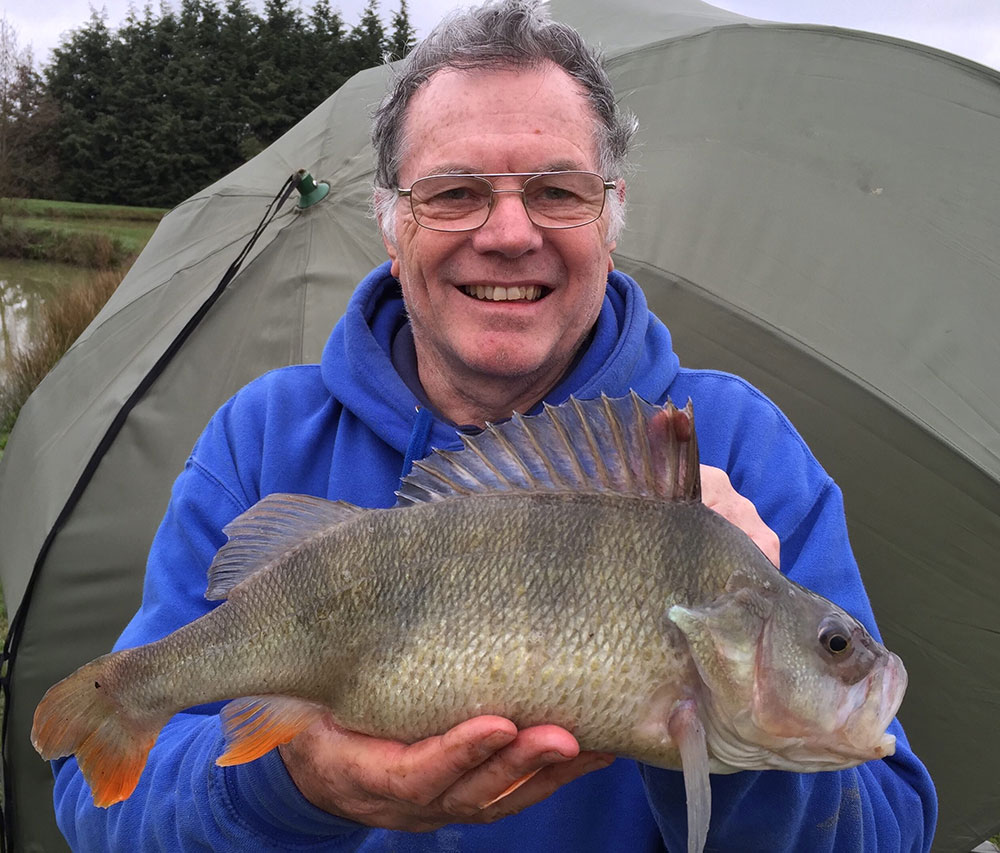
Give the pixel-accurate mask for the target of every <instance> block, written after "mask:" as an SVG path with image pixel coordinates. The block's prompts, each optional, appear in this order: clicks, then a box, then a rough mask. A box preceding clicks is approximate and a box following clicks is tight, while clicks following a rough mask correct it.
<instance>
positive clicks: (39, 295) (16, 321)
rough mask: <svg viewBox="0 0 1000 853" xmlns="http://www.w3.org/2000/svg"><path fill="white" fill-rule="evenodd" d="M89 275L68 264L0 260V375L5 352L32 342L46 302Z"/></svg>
mask: <svg viewBox="0 0 1000 853" xmlns="http://www.w3.org/2000/svg"><path fill="white" fill-rule="evenodd" d="M90 274H91V272H90V271H89V270H86V269H81V268H80V267H76V266H71V265H70V264H53V263H49V262H47V261H14V260H10V259H7V258H0V373H2V372H3V371H4V370H5V369H6V366H7V358H8V353H10V352H11V350H12V349H15V348H17V347H22V346H24V344H25V342H27V341H29V340H30V339H31V335H32V334H33V333H34V331H35V327H36V324H37V323H38V317H39V314H40V312H41V308H42V305H43V304H44V303H45V300H46V299H47V298H48V297H49V296H51V295H52V294H53V293H56V292H57V291H59V290H61V289H62V288H64V287H67V286H69V285H72V284H74V283H76V282H78V281H82V280H84V279H85V278H86V277H87V276H88V275H90Z"/></svg>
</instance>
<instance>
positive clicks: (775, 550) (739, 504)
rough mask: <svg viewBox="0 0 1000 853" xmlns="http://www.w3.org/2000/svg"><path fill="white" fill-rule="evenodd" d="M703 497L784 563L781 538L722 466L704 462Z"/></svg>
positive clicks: (776, 561) (777, 562) (769, 556)
mask: <svg viewBox="0 0 1000 853" xmlns="http://www.w3.org/2000/svg"><path fill="white" fill-rule="evenodd" d="M701 499H702V501H703V502H704V504H705V506H707V507H708V508H709V509H713V510H715V511H716V512H717V513H719V515H721V516H722V517H723V518H724V519H726V520H727V521H728V522H730V523H731V524H735V525H736V526H737V527H738V528H740V530H742V531H743V532H744V533H746V535H747V536H749V537H750V538H751V539H752V540H753V541H754V544H755V545H756V546H757V547H758V548H760V550H761V551H763V552H764V556H765V557H767V559H769V560H770V561H771V562H772V563H774V565H776V566H778V567H779V568H780V566H781V541H780V540H779V539H778V535H777V534H776V533H775V532H774V531H773V530H771V528H770V527H768V526H767V525H766V524H764V521H763V519H761V517H760V516H759V515H758V514H757V508H756V507H755V506H754V505H753V504H752V503H750V501H748V500H747V499H746V498H745V497H743V496H742V495H741V494H740V493H739V492H737V491H736V489H734V488H733V484H732V483H731V482H729V475H728V474H727V473H726V472H725V471H723V470H722V469H721V468H713V467H711V466H710V465H702V466H701Z"/></svg>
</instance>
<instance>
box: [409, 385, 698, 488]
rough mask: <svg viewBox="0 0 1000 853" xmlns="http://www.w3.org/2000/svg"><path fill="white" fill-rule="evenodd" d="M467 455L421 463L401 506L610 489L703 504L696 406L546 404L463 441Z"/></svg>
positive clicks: (448, 454)
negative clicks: (538, 410)
mask: <svg viewBox="0 0 1000 853" xmlns="http://www.w3.org/2000/svg"><path fill="white" fill-rule="evenodd" d="M461 438H462V442H463V444H464V445H465V446H464V447H463V448H462V449H461V450H457V451H450V450H435V451H434V452H433V453H432V454H431V455H430V456H428V457H427V458H426V459H423V460H421V461H419V462H415V463H414V466H413V471H412V472H411V473H410V474H409V475H408V476H407V477H405V478H404V479H403V483H402V485H401V487H400V489H399V491H398V492H397V493H396V494H397V495H398V496H399V502H398V505H399V506H408V505H411V504H416V503H427V502H431V501H437V500H443V499H444V498H450V497H455V496H459V495H470V494H484V493H487V494H488V493H494V492H512V491H513V492H517V491H530V492H535V491H601V492H618V493H622V494H638V495H649V496H658V497H661V498H665V499H668V500H678V501H697V500H700V499H701V475H700V469H699V467H698V442H697V438H696V436H695V431H694V410H693V407H692V405H691V402H690V401H688V404H687V406H685V408H684V409H678V408H677V407H675V406H674V404H673V403H672V402H670V401H669V400H668V401H667V403H666V405H664V406H662V407H660V406H654V405H652V404H651V403H647V402H646V401H645V400H643V399H642V398H641V397H639V396H638V395H637V394H636V393H635V392H634V391H633V392H631V393H630V394H629V395H627V396H625V397H616V398H611V397H606V396H604V395H601V397H599V398H597V399H594V400H577V399H576V398H575V397H570V399H569V400H568V401H567V402H565V403H563V404H562V405H560V406H550V405H548V404H546V405H545V407H544V410H543V411H542V412H541V413H540V414H538V415H533V416H530V415H529V416H523V415H519V414H515V415H514V417H513V418H511V419H510V420H509V421H506V422H505V423H502V424H487V426H486V429H485V430H483V431H482V432H481V433H479V435H475V436H467V435H462V436H461Z"/></svg>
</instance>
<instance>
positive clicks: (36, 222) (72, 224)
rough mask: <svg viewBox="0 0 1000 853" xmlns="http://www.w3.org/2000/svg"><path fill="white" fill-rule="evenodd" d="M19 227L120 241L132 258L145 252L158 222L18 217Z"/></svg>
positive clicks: (36, 216)
mask: <svg viewBox="0 0 1000 853" xmlns="http://www.w3.org/2000/svg"><path fill="white" fill-rule="evenodd" d="M17 223H18V224H19V225H21V226H23V227H24V228H25V229H27V230H29V231H34V232H43V233H46V232H47V233H52V232H56V233H62V234H65V235H71V234H82V235H87V236H88V237H89V236H104V237H107V238H109V239H110V240H111V241H112V242H115V241H117V242H118V243H120V244H121V246H122V248H123V249H124V250H125V251H126V252H129V253H131V254H136V253H138V252H139V251H141V249H142V247H143V246H145V245H146V243H148V242H149V238H150V237H152V236H153V231H155V230H156V226H157V224H158V220H147V219H140V220H130V219H121V218H119V219H113V218H112V219H97V218H89V217H87V218H83V217H81V218H79V219H62V218H59V217H50V216H39V215H32V216H28V217H24V218H20V217H18V219H17Z"/></svg>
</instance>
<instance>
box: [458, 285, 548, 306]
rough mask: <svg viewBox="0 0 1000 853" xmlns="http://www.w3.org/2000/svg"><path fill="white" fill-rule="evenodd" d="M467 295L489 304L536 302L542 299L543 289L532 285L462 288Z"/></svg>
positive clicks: (472, 286)
mask: <svg viewBox="0 0 1000 853" xmlns="http://www.w3.org/2000/svg"><path fill="white" fill-rule="evenodd" d="M462 289H463V290H464V291H465V293H466V295H468V296H474V297H475V298H476V299H483V300H486V301H488V302H517V301H522V300H523V301H527V302H534V301H535V300H536V299H541V297H542V288H541V286H540V285H537V284H532V285H528V286H527V287H493V286H490V285H483V284H471V285H469V286H467V287H464V288H462Z"/></svg>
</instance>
